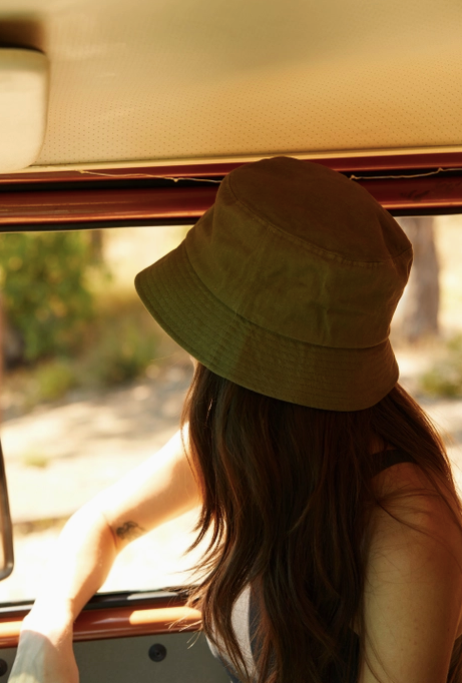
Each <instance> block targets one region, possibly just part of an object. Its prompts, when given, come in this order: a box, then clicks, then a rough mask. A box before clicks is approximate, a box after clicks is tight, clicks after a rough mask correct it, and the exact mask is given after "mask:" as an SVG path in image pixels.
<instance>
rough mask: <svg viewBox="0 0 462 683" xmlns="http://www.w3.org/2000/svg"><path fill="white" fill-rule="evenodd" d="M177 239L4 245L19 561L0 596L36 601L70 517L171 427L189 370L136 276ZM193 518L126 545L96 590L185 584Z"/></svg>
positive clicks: (6, 400) (92, 238) (10, 469)
mask: <svg viewBox="0 0 462 683" xmlns="http://www.w3.org/2000/svg"><path fill="white" fill-rule="evenodd" d="M186 231H187V228H185V227H184V226H182V227H166V228H159V227H155V228H130V229H120V228H118V229H112V230H104V231H82V232H69V233H49V234H44V233H41V234H24V235H12V234H5V235H1V236H0V254H1V256H0V269H1V271H0V276H1V280H2V289H1V291H2V308H3V320H4V324H3V335H2V337H3V343H2V347H3V357H4V363H3V364H4V372H3V382H2V392H1V411H2V427H1V437H2V444H3V450H4V453H5V460H6V470H7V477H8V486H9V494H10V506H11V512H12V517H13V523H14V536H15V555H16V558H15V569H14V572H13V574H12V576H11V577H9V578H8V579H7V580H5V581H4V582H2V583H0V600H2V601H11V600H21V599H29V598H33V597H34V596H35V594H36V591H37V587H38V584H39V582H40V577H41V575H42V573H43V571H44V567H45V565H46V562H47V560H48V559H49V557H50V556H51V554H52V552H53V547H54V544H55V542H56V539H57V537H58V534H59V532H60V530H61V528H62V526H63V525H64V523H65V521H66V519H68V517H69V516H70V515H71V514H72V513H73V512H74V511H75V510H77V509H78V508H79V507H80V506H81V505H82V504H83V503H85V502H86V501H87V500H89V499H90V498H91V497H93V496H94V495H95V494H96V493H98V492H99V491H100V490H102V489H103V488H105V487H107V486H109V485H111V484H112V483H113V482H115V481H116V480H117V479H118V478H119V477H121V476H122V475H123V474H125V473H126V472H127V471H129V470H130V469H131V468H133V467H135V466H136V465H137V464H138V463H140V462H141V461H143V460H144V459H145V458H147V457H149V456H150V455H151V454H152V453H153V452H155V451H156V450H157V449H159V448H160V447H161V446H162V445H163V444H164V443H165V442H166V441H167V440H168V439H169V438H170V437H171V436H172V435H173V434H174V433H175V431H176V430H177V429H178V425H179V417H180V412H181V408H182V403H183V399H184V395H185V392H186V390H187V388H188V386H189V383H190V380H191V377H192V364H191V361H190V358H189V356H188V355H187V354H186V353H185V352H184V351H183V350H182V349H180V348H179V347H178V346H177V345H176V344H175V343H174V342H173V341H172V340H170V339H169V338H168V337H167V335H165V334H164V333H163V331H162V330H161V329H160V328H159V326H158V325H157V324H156V323H155V322H154V321H153V320H152V318H151V316H150V315H149V314H148V313H147V311H146V310H145V308H144V306H143V304H142V303H141V302H140V301H139V299H138V296H137V294H136V292H135V289H134V286H133V280H134V277H135V275H136V273H137V272H139V271H140V270H141V269H142V268H144V267H146V266H148V265H149V264H150V263H152V262H153V261H155V260H157V259H158V258H160V257H161V256H162V255H163V254H165V253H167V252H168V251H169V250H170V249H172V248H174V247H175V246H176V245H177V244H178V243H179V242H180V241H181V239H182V238H183V237H184V235H185V234H186ZM196 517H197V514H196V513H189V514H187V515H184V516H183V517H182V518H180V519H179V520H176V521H173V522H170V523H169V524H166V525H164V526H163V527H162V528H160V529H158V530H157V531H155V532H153V533H152V534H150V535H149V536H148V537H146V538H142V539H139V540H138V541H137V542H136V543H134V544H133V545H132V546H131V547H128V548H127V549H126V550H125V551H124V552H123V553H122V554H121V555H120V557H119V558H118V560H117V563H116V566H115V567H114V571H113V572H112V574H111V576H110V578H109V579H108V581H107V583H106V585H105V586H104V588H103V590H118V589H123V590H132V589H144V588H146V589H153V588H157V587H164V586H167V585H181V584H182V583H184V582H185V580H186V579H185V575H184V573H181V570H184V569H185V568H186V567H188V566H191V564H192V563H193V562H194V557H191V558H190V557H188V558H185V557H184V556H183V555H184V551H185V550H186V548H187V547H188V546H189V545H190V543H191V542H192V540H193V538H194V535H193V534H192V533H191V529H192V527H193V526H194V524H195V520H196ZM195 557H196V558H197V552H196V555H195Z"/></svg>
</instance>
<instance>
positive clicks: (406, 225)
mask: <svg viewBox="0 0 462 683" xmlns="http://www.w3.org/2000/svg"><path fill="white" fill-rule="evenodd" d="M397 220H398V223H399V224H400V226H401V227H402V228H403V230H404V232H405V233H406V235H407V236H408V238H409V240H410V241H411V243H412V246H413V249H414V264H413V266H412V270H411V276H410V278H409V283H408V285H407V287H406V289H405V291H404V294H403V298H402V299H401V301H400V303H399V305H398V308H397V311H396V314H395V319H394V321H393V330H394V331H395V332H397V334H398V336H399V337H400V338H401V339H403V340H405V341H407V342H415V341H418V340H419V339H422V338H424V337H429V336H434V335H437V334H438V332H439V328H438V309H439V303H440V287H439V264H438V257H437V253H436V247H435V236H434V218H433V216H416V217H409V218H407V217H406V218H399V219H397Z"/></svg>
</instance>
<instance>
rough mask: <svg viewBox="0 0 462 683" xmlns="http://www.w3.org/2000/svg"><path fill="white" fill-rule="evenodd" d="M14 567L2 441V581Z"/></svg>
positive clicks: (0, 535)
mask: <svg viewBox="0 0 462 683" xmlns="http://www.w3.org/2000/svg"><path fill="white" fill-rule="evenodd" d="M13 567H14V552H13V525H12V523H11V516H10V505H9V502H8V486H7V484H6V475H5V463H4V461H3V451H2V444H1V442H0V581H3V579H6V578H7V576H9V575H10V574H11V572H12V571H13Z"/></svg>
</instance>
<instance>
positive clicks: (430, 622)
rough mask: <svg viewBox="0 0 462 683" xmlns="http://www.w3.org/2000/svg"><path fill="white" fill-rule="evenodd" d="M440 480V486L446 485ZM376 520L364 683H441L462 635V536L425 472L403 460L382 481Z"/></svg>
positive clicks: (455, 516)
mask: <svg viewBox="0 0 462 683" xmlns="http://www.w3.org/2000/svg"><path fill="white" fill-rule="evenodd" d="M442 483H443V482H442ZM376 486H377V491H378V492H379V494H380V495H383V496H385V499H384V507H383V508H382V507H380V506H377V507H376V508H375V509H374V510H373V512H372V515H371V524H370V530H369V536H368V545H367V552H366V581H365V587H364V632H365V652H364V658H363V661H362V666H361V675H360V679H359V680H360V683H369V681H371V682H372V681H375V680H376V678H375V677H374V673H373V672H375V673H376V674H378V677H379V678H380V680H383V682H384V683H385V682H388V681H392V680H393V681H396V682H397V683H401V681H402V683H414V681H415V683H417V682H419V683H427V682H428V683H443V682H445V681H446V678H447V673H448V669H449V662H450V657H451V653H452V648H453V645H454V641H455V639H456V637H457V636H458V635H459V634H460V632H461V614H462V610H461V607H462V532H461V527H462V523H461V519H460V515H459V512H458V509H457V504H456V503H455V501H453V502H451V503H450V504H449V505H448V504H446V502H445V501H444V499H443V498H442V496H441V495H440V494H439V493H438V491H437V490H436V489H435V487H434V486H432V484H431V482H430V481H429V480H428V479H427V477H426V476H425V475H424V474H423V473H422V472H421V470H420V469H419V468H418V467H417V466H415V465H413V464H410V463H400V464H398V465H395V466H393V467H391V468H389V470H386V471H384V472H382V473H381V474H380V475H379V476H378V477H377V482H376Z"/></svg>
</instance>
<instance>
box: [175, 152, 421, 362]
mask: <svg viewBox="0 0 462 683" xmlns="http://www.w3.org/2000/svg"><path fill="white" fill-rule="evenodd" d="M186 249H187V253H188V256H189V259H190V261H191V264H192V266H193V268H194V270H195V272H196V274H197V275H198V277H199V278H200V280H201V281H202V282H203V284H204V285H205V286H206V287H207V288H208V289H209V290H210V291H211V292H212V293H213V295H214V296H216V297H217V298H218V299H219V300H220V301H221V302H222V303H223V304H225V305H226V306H227V307H228V308H230V310H231V311H233V312H234V313H235V314H236V315H238V316H241V317H242V318H243V319H245V320H248V321H250V322H252V323H253V324H255V325H259V326H260V327H262V328H264V329H268V330H271V331H272V332H275V333H278V334H280V335H283V336H287V337H290V338H293V339H297V340H299V341H302V342H307V343H309V344H314V345H319V346H327V347H331V348H351V349H360V348H367V347H372V346H375V345H377V344H380V343H382V342H383V341H384V340H386V339H387V337H388V334H389V327H390V322H391V318H392V316H393V313H394V310H395V308H396V305H397V303H398V300H399V298H400V296H401V294H402V291H403V289H404V286H405V284H406V282H407V279H408V276H409V270H410V266H411V262H412V248H411V245H410V242H409V240H408V239H407V237H406V235H405V234H404V232H403V231H402V230H401V228H400V227H399V225H398V224H397V223H396V221H395V220H394V219H393V218H392V216H391V215H390V214H389V213H388V212H386V211H385V210H384V209H383V208H382V207H381V206H380V205H379V204H378V203H377V202H376V201H375V200H374V199H373V198H372V196H371V195H369V193H368V192H366V191H365V190H364V189H363V188H361V187H360V186H359V185H357V184H356V183H354V182H353V181H351V180H349V179H347V178H346V177H344V176H342V175H340V174H339V173H336V172H334V171H331V170H330V169H328V168H325V167H323V166H321V165H320V164H314V163H307V162H301V161H298V160H296V159H292V158H288V157H276V158H272V159H265V160H262V161H260V162H257V163H254V164H249V165H246V166H242V167H239V168H238V169H236V170H234V171H232V172H231V173H230V174H229V175H228V176H227V177H226V178H225V179H224V180H223V182H222V184H221V186H220V189H219V191H218V195H217V200H216V203H215V205H214V206H213V207H212V208H211V209H210V210H209V211H208V212H207V213H206V214H204V216H203V217H202V218H201V219H200V220H199V221H198V223H197V224H196V225H195V226H194V228H193V229H192V230H191V231H190V232H189V233H188V237H187V239H186Z"/></svg>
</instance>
